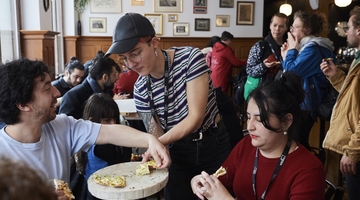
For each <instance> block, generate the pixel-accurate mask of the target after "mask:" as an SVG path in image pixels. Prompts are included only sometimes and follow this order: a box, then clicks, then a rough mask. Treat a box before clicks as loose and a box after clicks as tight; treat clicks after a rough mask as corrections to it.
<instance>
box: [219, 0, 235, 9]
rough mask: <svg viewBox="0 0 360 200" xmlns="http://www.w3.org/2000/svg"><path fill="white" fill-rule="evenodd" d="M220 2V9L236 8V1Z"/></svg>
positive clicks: (225, 0)
mask: <svg viewBox="0 0 360 200" xmlns="http://www.w3.org/2000/svg"><path fill="white" fill-rule="evenodd" d="M219 1H220V8H233V7H234V0H219Z"/></svg>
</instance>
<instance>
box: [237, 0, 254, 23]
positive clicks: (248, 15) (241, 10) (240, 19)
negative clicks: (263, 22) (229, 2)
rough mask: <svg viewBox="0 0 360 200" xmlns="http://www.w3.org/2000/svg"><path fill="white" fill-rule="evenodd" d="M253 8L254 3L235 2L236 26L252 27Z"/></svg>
mask: <svg viewBox="0 0 360 200" xmlns="http://www.w3.org/2000/svg"><path fill="white" fill-rule="evenodd" d="M254 6H255V2H248V1H238V2H237V7H236V25H254Z"/></svg>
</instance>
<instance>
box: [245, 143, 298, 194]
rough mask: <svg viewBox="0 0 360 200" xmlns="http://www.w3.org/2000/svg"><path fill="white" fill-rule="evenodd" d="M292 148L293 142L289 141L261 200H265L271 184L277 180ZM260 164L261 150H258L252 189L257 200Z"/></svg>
mask: <svg viewBox="0 0 360 200" xmlns="http://www.w3.org/2000/svg"><path fill="white" fill-rule="evenodd" d="M290 146H291V140H290V139H289V140H288V142H287V144H286V146H285V148H284V151H283V152H282V154H281V156H280V158H279V162H278V164H277V166H276V167H275V170H274V172H273V174H272V176H271V179H270V182H269V184H268V186H267V187H266V189H265V191H264V192H263V193H262V195H261V198H260V199H261V200H263V199H264V198H265V195H266V192H267V190H268V189H269V186H270V184H271V183H272V182H273V180H274V179H275V178H276V176H277V175H278V173H279V171H280V169H281V167H282V166H283V164H284V161H285V159H286V157H287V155H288V153H289V150H290ZM258 164H259V149H256V153H255V161H254V169H253V174H252V187H253V191H254V195H255V199H256V200H257V199H258V198H257V193H256V173H257V170H258Z"/></svg>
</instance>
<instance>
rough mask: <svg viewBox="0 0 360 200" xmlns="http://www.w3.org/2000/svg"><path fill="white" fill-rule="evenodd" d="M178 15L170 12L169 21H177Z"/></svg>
mask: <svg viewBox="0 0 360 200" xmlns="http://www.w3.org/2000/svg"><path fill="white" fill-rule="evenodd" d="M177 21H178V15H177V14H168V22H177Z"/></svg>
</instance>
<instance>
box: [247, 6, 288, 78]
mask: <svg viewBox="0 0 360 200" xmlns="http://www.w3.org/2000/svg"><path fill="white" fill-rule="evenodd" d="M288 24H289V18H288V17H287V16H286V15H285V14H283V13H275V14H274V15H273V16H272V18H271V21H270V31H269V34H268V35H267V36H266V37H265V38H264V39H263V40H260V41H258V42H257V43H255V44H254V46H252V47H251V49H250V53H249V56H248V60H247V65H246V73H247V74H248V75H249V76H251V77H254V78H261V80H262V81H265V80H272V79H274V77H275V75H276V74H277V73H278V71H279V70H280V69H281V63H280V62H279V61H280V56H281V55H280V48H281V45H282V44H283V43H284V42H285V40H286V36H285V35H286V34H285V33H286V31H287V30H288Z"/></svg>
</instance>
